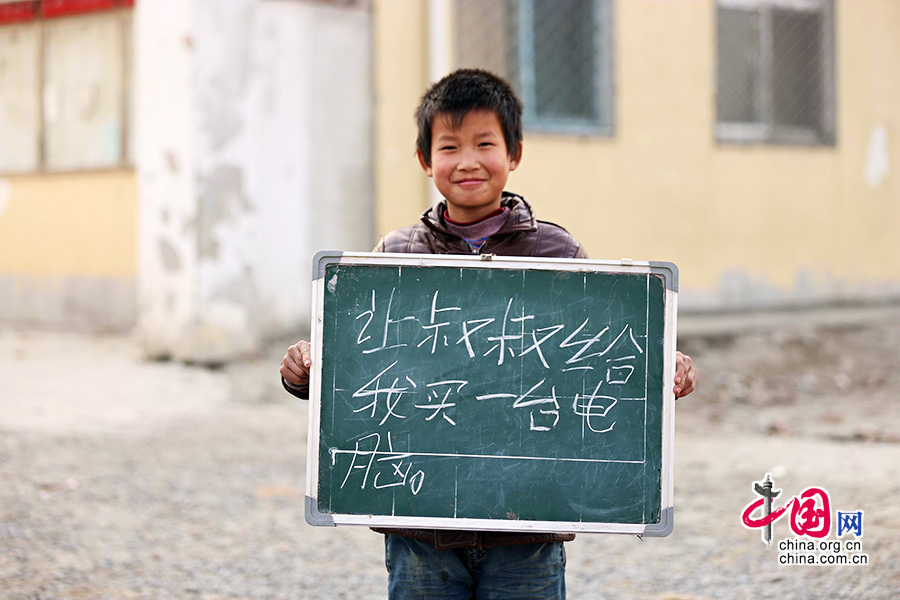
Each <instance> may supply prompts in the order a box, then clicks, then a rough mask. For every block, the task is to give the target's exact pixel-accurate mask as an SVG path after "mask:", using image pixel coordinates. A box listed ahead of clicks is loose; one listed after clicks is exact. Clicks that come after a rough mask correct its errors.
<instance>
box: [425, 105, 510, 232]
mask: <svg viewBox="0 0 900 600" xmlns="http://www.w3.org/2000/svg"><path fill="white" fill-rule="evenodd" d="M521 157H522V152H521V147H520V149H519V152H518V155H517V156H515V157H510V156H509V152H508V150H507V148H506V141H505V139H504V137H503V128H502V126H501V125H500V120H499V119H498V118H497V115H496V114H495V113H494V112H493V111H490V110H472V111H469V112H468V113H466V115H465V117H463V120H462V123H461V124H460V126H459V128H458V129H454V128H453V123H452V121H451V119H450V116H449V115H447V114H439V115H438V116H437V117H435V119H434V123H433V124H432V132H431V166H429V165H427V164H425V161H424V159H423V158H422V155H421V153H419V162H420V163H421V164H422V168H423V169H424V170H425V174H426V175H428V176H429V177H432V178H433V179H434V184H435V186H437V189H438V191H440V192H441V194H442V195H443V196H444V198H446V199H447V213H448V216H449V217H450V218H451V219H452V220H454V221H457V222H459V223H471V222H473V221H477V220H479V219H481V218H483V217H485V216H487V215H489V214H491V213H492V212H494V211H495V210H497V209H498V208H500V198H501V194H502V192H503V188H504V187H505V186H506V180H507V179H508V177H509V172H510V171H514V170H515V169H516V167H517V166H519V161H520V160H521Z"/></svg>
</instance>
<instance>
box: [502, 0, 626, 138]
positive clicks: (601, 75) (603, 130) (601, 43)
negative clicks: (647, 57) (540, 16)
mask: <svg viewBox="0 0 900 600" xmlns="http://www.w3.org/2000/svg"><path fill="white" fill-rule="evenodd" d="M534 1H535V0H519V2H518V3H517V4H518V9H519V14H518V25H519V27H518V31H517V32H516V33H517V40H516V41H517V49H518V56H517V57H516V58H517V61H516V62H517V64H516V69H517V71H516V73H515V75H516V78H517V79H518V81H519V83H520V87H521V89H520V90H519V93H520V95H521V97H522V103H523V104H524V105H525V110H524V112H523V115H522V125H523V127H524V128H525V129H526V130H528V131H529V132H535V133H562V134H571V135H592V136H603V137H613V136H614V135H615V133H616V130H615V124H616V106H615V97H616V94H615V60H614V57H613V52H614V51H615V44H614V39H613V38H614V32H615V27H614V26H613V6H612V5H613V2H612V0H590V1H591V3H592V4H593V19H594V26H593V31H594V40H593V41H594V44H593V45H594V56H596V57H597V61H598V64H597V67H598V68H595V69H594V78H593V81H592V94H591V96H592V100H593V103H594V104H593V108H594V110H595V111H596V113H597V114H598V115H600V118H599V119H563V118H558V117H546V116H540V115H537V114H535V110H536V106H537V87H536V86H537V82H536V81H535V80H536V75H535V64H534V38H535V35H534V28H535V23H534Z"/></svg>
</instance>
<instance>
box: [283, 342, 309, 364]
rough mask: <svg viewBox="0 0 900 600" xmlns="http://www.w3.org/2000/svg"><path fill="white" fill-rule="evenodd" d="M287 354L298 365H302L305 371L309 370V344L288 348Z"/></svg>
mask: <svg viewBox="0 0 900 600" xmlns="http://www.w3.org/2000/svg"><path fill="white" fill-rule="evenodd" d="M288 354H289V355H290V356H291V358H293V359H294V360H295V361H296V362H297V364H298V365H303V366H304V367H306V369H309V365H310V363H311V362H312V361H311V360H310V357H309V344H306V345H301V344H297V345H296V346H291V347H290V348H288Z"/></svg>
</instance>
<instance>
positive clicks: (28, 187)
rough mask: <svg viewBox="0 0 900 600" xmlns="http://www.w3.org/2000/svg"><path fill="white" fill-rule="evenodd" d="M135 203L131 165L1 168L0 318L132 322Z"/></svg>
mask: <svg viewBox="0 0 900 600" xmlns="http://www.w3.org/2000/svg"><path fill="white" fill-rule="evenodd" d="M136 207H137V198H136V188H135V177H134V173H133V171H129V170H120V171H108V172H83V173H61V174H54V175H7V176H2V175H0V319H2V320H3V321H14V322H17V323H23V324H42V325H53V326H64V327H83V326H91V327H100V328H113V329H122V328H127V327H129V326H131V325H132V324H133V323H134V318H135V292H134V287H135V265H136V261H135V259H136V251H135V250H136V246H135V236H136V229H137V219H136Z"/></svg>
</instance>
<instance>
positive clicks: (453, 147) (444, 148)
mask: <svg viewBox="0 0 900 600" xmlns="http://www.w3.org/2000/svg"><path fill="white" fill-rule="evenodd" d="M438 150H456V146H441V147H440V148H438Z"/></svg>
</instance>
